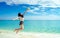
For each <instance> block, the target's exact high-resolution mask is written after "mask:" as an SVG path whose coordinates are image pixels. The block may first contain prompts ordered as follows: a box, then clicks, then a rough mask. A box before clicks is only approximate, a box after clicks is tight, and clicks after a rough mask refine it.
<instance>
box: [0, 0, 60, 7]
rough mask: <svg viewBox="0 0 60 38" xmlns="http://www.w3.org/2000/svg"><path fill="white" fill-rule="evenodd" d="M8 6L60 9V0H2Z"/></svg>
mask: <svg viewBox="0 0 60 38" xmlns="http://www.w3.org/2000/svg"><path fill="white" fill-rule="evenodd" d="M0 2H6V4H8V5H11V4H30V5H41V6H42V7H60V0H0Z"/></svg>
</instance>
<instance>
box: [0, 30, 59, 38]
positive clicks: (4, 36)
mask: <svg viewBox="0 0 60 38" xmlns="http://www.w3.org/2000/svg"><path fill="white" fill-rule="evenodd" d="M0 38H60V34H54V33H30V32H19V33H18V34H16V33H15V32H12V31H6V30H0Z"/></svg>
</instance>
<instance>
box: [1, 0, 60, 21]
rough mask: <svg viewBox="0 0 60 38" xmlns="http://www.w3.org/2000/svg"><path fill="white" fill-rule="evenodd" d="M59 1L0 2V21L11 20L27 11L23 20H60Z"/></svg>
mask: <svg viewBox="0 0 60 38" xmlns="http://www.w3.org/2000/svg"><path fill="white" fill-rule="evenodd" d="M59 1H60V0H0V20H12V19H13V18H16V17H17V14H18V12H21V13H22V14H23V13H24V11H25V10H26V9H27V7H29V8H30V10H29V11H28V12H27V13H26V14H25V20H60V2H59Z"/></svg>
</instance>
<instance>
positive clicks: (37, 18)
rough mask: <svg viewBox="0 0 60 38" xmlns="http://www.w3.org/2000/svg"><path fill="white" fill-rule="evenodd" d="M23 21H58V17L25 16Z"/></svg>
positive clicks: (59, 18)
mask: <svg viewBox="0 0 60 38" xmlns="http://www.w3.org/2000/svg"><path fill="white" fill-rule="evenodd" d="M25 20H60V16H56V15H53V14H51V15H49V16H47V15H44V16H25Z"/></svg>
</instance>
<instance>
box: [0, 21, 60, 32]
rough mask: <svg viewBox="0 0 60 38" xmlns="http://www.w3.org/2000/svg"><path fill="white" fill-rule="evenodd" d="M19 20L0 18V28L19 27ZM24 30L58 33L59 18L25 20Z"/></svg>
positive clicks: (59, 26)
mask: <svg viewBox="0 0 60 38" xmlns="http://www.w3.org/2000/svg"><path fill="white" fill-rule="evenodd" d="M19 27H20V26H19V20H14V21H13V20H0V29H2V30H12V31H13V30H14V29H15V28H19ZM24 27H25V28H24V30H23V31H24V32H43V33H44V32H46V33H60V20H25V21H24Z"/></svg>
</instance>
